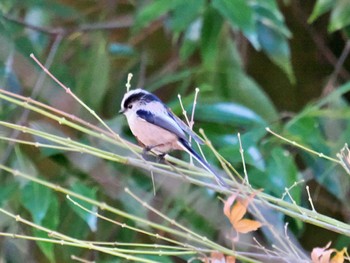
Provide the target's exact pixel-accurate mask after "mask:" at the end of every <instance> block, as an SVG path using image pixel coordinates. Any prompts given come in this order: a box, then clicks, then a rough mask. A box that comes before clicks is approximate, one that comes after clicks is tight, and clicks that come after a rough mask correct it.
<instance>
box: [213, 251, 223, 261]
mask: <svg viewBox="0 0 350 263" xmlns="http://www.w3.org/2000/svg"><path fill="white" fill-rule="evenodd" d="M210 262H212V263H225V256H224V254H222V253H220V252H217V251H215V252H212V253H211V254H210Z"/></svg>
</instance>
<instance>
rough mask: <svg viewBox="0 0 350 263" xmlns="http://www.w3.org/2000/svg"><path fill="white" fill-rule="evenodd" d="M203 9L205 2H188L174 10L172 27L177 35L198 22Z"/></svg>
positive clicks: (171, 20)
mask: <svg viewBox="0 0 350 263" xmlns="http://www.w3.org/2000/svg"><path fill="white" fill-rule="evenodd" d="M165 2H167V1H165ZM169 2H171V1H169ZM203 8H204V0H196V1H192V2H191V3H190V4H189V3H188V2H187V1H183V2H182V3H181V4H179V5H177V6H176V7H175V8H174V10H173V12H172V14H171V17H170V27H171V28H172V30H173V31H174V32H175V33H180V32H182V31H184V30H185V29H186V28H187V27H189V25H190V24H191V23H192V22H193V21H194V20H196V18H197V17H198V16H199V14H200V13H201V11H202V9H203Z"/></svg>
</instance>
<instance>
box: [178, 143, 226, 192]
mask: <svg viewBox="0 0 350 263" xmlns="http://www.w3.org/2000/svg"><path fill="white" fill-rule="evenodd" d="M179 144H180V146H181V147H182V148H183V149H184V150H185V151H186V152H187V153H188V154H190V155H191V156H192V157H193V158H195V159H196V160H197V161H198V162H199V163H200V164H201V165H202V166H203V167H204V168H205V169H206V170H207V171H208V172H210V173H211V174H213V175H214V176H215V177H216V178H217V180H218V182H219V183H220V184H221V185H223V186H226V187H227V184H226V183H225V182H224V180H223V179H222V178H221V176H219V175H218V174H217V173H216V172H215V171H214V170H213V168H211V167H210V165H209V163H207V162H206V161H205V160H204V159H203V158H202V157H201V156H200V155H199V154H198V153H197V152H196V151H195V150H193V149H192V147H191V146H190V145H189V143H188V142H187V141H185V140H184V139H181V138H180V139H179Z"/></svg>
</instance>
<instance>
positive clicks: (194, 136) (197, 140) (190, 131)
mask: <svg viewBox="0 0 350 263" xmlns="http://www.w3.org/2000/svg"><path fill="white" fill-rule="evenodd" d="M167 110H168V114H169V116H170V117H171V118H172V119H173V120H174V121H175V122H176V123H177V124H178V125H179V126H180V128H181V129H182V130H183V131H184V132H186V133H187V134H188V135H189V136H191V137H192V138H193V139H194V140H195V141H196V142H198V143H199V144H204V141H203V140H202V138H200V137H199V136H198V135H197V134H196V133H194V132H193V131H192V130H191V129H190V127H188V126H187V125H186V124H185V123H184V122H183V121H182V120H181V119H180V118H179V117H177V116H176V115H175V114H174V113H172V111H171V110H170V109H169V108H168V109H167Z"/></svg>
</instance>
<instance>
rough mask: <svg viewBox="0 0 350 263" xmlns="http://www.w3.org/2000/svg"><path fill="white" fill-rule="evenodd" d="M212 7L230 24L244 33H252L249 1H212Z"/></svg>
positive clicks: (252, 26)
mask: <svg viewBox="0 0 350 263" xmlns="http://www.w3.org/2000/svg"><path fill="white" fill-rule="evenodd" d="M212 6H213V7H214V8H215V9H217V10H218V11H219V13H221V15H222V16H223V17H225V18H226V19H227V20H228V21H229V22H230V24H231V25H232V26H233V27H235V28H239V29H240V30H242V31H243V32H245V33H252V32H254V28H255V25H254V24H255V22H254V16H253V11H252V8H251V6H250V5H249V1H246V0H235V1H233V0H213V1H212Z"/></svg>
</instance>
